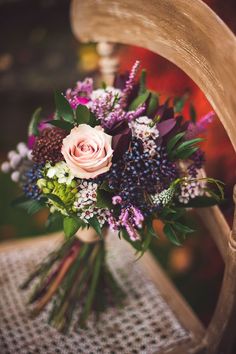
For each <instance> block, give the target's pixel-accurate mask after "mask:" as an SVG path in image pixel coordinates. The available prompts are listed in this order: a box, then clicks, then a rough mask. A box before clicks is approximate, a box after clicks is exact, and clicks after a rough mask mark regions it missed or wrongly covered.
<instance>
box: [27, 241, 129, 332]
mask: <svg viewBox="0 0 236 354" xmlns="http://www.w3.org/2000/svg"><path fill="white" fill-rule="evenodd" d="M105 258H106V250H105V241H104V240H99V241H96V242H94V243H84V242H82V241H80V240H79V239H78V238H77V237H75V236H74V237H72V238H70V239H69V240H67V241H65V242H64V243H63V244H62V246H61V247H60V248H59V249H58V250H56V251H54V252H52V253H51V254H50V255H49V256H48V258H47V259H46V260H45V261H44V262H43V263H42V264H41V265H40V266H38V268H37V269H35V271H34V272H33V273H31V274H30V275H29V277H28V278H27V279H26V281H25V282H24V283H23V284H22V286H21V288H22V289H27V288H28V287H29V286H31V284H32V283H34V284H33V291H32V292H31V295H30V297H29V304H30V306H31V308H32V310H31V315H32V316H33V317H35V316H37V315H38V314H40V313H41V311H43V310H44V309H45V307H46V306H47V305H48V304H49V303H50V302H53V304H52V309H51V312H50V314H49V319H48V322H49V323H50V324H51V325H53V326H54V327H55V328H57V329H58V330H59V331H61V332H63V333H66V332H67V331H68V329H69V327H70V324H71V322H72V319H73V317H74V316H73V315H74V313H76V314H77V315H78V320H77V321H76V325H77V326H79V327H82V328H84V327H86V322H87V319H88V317H89V315H90V313H91V312H93V313H94V314H95V318H96V319H97V318H98V317H99V314H100V313H101V312H103V311H104V310H106V308H107V307H108V306H116V307H120V306H122V304H123V300H124V297H125V294H124V292H123V291H122V289H121V288H120V286H119V285H118V283H117V281H116V280H115V278H114V277H113V275H112V274H111V272H110V270H109V269H108V266H107V264H106V259H105Z"/></svg>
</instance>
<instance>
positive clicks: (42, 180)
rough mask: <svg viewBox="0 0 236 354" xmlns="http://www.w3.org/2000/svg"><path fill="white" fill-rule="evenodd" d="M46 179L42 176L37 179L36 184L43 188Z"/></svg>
mask: <svg viewBox="0 0 236 354" xmlns="http://www.w3.org/2000/svg"><path fill="white" fill-rule="evenodd" d="M46 183H47V182H46V179H44V178H40V179H38V180H37V186H38V187H39V189H43V187H45V186H46Z"/></svg>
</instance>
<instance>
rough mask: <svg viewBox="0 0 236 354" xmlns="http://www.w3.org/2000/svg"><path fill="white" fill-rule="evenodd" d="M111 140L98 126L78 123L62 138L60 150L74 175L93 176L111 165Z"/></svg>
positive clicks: (80, 176) (79, 176)
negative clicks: (93, 126)
mask: <svg viewBox="0 0 236 354" xmlns="http://www.w3.org/2000/svg"><path fill="white" fill-rule="evenodd" d="M111 141H112V137H111V136H110V135H108V134H106V133H104V131H103V129H102V128H101V127H100V126H96V127H95V128H92V127H90V126H89V125H87V124H80V125H79V126H78V127H75V128H73V129H72V130H71V132H70V134H69V135H67V136H66V138H65V139H64V140H63V145H62V150H61V152H62V155H63V156H64V159H65V161H66V163H67V165H68V167H69V168H70V170H71V171H72V173H73V175H74V176H75V177H78V178H86V179H89V178H95V177H97V176H98V175H100V174H102V173H105V172H107V171H108V170H109V169H110V167H111V164H112V162H111V160H112V155H113V150H112V148H111Z"/></svg>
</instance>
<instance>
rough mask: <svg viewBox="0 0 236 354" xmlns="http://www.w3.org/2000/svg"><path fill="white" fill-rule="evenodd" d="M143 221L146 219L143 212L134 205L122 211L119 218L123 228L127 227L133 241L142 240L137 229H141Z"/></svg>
mask: <svg viewBox="0 0 236 354" xmlns="http://www.w3.org/2000/svg"><path fill="white" fill-rule="evenodd" d="M143 220H144V217H143V214H142V213H141V211H140V210H139V209H138V208H136V207H134V206H132V205H131V206H129V207H126V208H125V209H122V210H121V214H120V217H119V221H120V224H121V226H124V227H125V229H126V231H127V232H128V234H129V236H130V239H131V240H132V241H137V240H139V239H140V237H139V234H138V232H137V228H139V229H140V228H141V227H142V222H143Z"/></svg>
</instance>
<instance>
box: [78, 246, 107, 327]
mask: <svg viewBox="0 0 236 354" xmlns="http://www.w3.org/2000/svg"><path fill="white" fill-rule="evenodd" d="M104 257H105V251H104V248H103V247H99V250H98V252H97V254H96V258H95V262H94V266H93V273H92V279H91V284H90V287H89V289H88V293H87V295H86V298H85V304H84V306H83V310H82V313H81V316H80V320H79V323H80V325H81V327H84V326H85V323H86V320H87V318H88V316H89V313H90V311H91V309H92V305H93V301H94V298H95V295H96V289H97V286H98V283H99V279H100V273H101V271H102V265H103V263H104Z"/></svg>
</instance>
